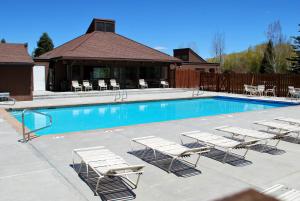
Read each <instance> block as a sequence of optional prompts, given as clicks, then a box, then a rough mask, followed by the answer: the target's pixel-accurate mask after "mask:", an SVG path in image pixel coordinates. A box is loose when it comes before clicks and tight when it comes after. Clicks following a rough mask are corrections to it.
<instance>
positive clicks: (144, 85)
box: [139, 79, 148, 89]
mask: <svg viewBox="0 0 300 201" xmlns="http://www.w3.org/2000/svg"><path fill="white" fill-rule="evenodd" d="M139 88H141V89H145V88H148V84H147V82H146V81H145V80H144V79H139Z"/></svg>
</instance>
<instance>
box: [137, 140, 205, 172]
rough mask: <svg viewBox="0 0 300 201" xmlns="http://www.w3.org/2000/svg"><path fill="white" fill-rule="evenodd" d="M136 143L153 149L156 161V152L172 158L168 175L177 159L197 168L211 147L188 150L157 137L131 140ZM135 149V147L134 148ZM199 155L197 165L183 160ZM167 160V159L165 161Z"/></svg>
mask: <svg viewBox="0 0 300 201" xmlns="http://www.w3.org/2000/svg"><path fill="white" fill-rule="evenodd" d="M131 141H132V142H134V143H137V144H139V145H142V146H144V147H146V149H145V151H147V149H151V150H152V151H153V153H154V157H155V159H157V155H156V152H160V153H162V154H164V155H167V156H170V157H171V162H170V164H169V166H168V169H167V171H168V173H170V172H171V169H172V165H173V163H174V161H175V160H176V159H180V160H181V161H182V162H184V163H186V164H189V165H192V166H194V167H197V164H198V161H199V159H200V156H201V154H203V153H207V152H209V149H210V147H200V148H187V147H185V146H182V145H180V144H178V143H175V142H172V141H169V140H165V139H162V138H160V137H155V136H147V137H140V138H134V139H132V140H131ZM132 149H133V146H132ZM194 154H198V158H197V160H196V162H195V163H191V162H189V161H187V160H183V158H185V157H188V156H191V155H194ZM164 160H166V159H164Z"/></svg>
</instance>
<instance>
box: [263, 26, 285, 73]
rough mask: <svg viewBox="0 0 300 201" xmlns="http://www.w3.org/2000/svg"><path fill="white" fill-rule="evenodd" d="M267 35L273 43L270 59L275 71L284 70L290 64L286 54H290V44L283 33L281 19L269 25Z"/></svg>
mask: <svg viewBox="0 0 300 201" xmlns="http://www.w3.org/2000/svg"><path fill="white" fill-rule="evenodd" d="M266 36H267V39H268V41H271V42H272V43H273V55H272V57H271V58H268V59H269V62H270V63H271V64H272V67H273V71H274V72H275V73H280V72H284V71H285V70H286V68H287V66H288V61H287V60H286V58H285V57H286V56H288V55H289V52H290V49H291V48H290V46H289V45H287V44H288V41H287V39H286V37H285V36H284V35H283V33H282V27H281V24H280V21H279V20H277V21H274V22H272V23H270V24H269V25H268V28H267V31H266Z"/></svg>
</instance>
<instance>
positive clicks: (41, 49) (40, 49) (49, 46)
mask: <svg viewBox="0 0 300 201" xmlns="http://www.w3.org/2000/svg"><path fill="white" fill-rule="evenodd" d="M53 47H54V45H53V42H52V40H51V38H50V37H49V35H48V34H47V33H43V34H42V36H41V37H40V39H39V41H38V42H37V48H35V50H34V53H33V55H34V57H38V56H40V55H42V54H44V53H46V52H49V51H50V50H53Z"/></svg>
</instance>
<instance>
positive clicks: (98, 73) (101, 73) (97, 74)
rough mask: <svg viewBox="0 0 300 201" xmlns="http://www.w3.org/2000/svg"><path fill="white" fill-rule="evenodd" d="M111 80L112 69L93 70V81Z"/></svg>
mask: <svg viewBox="0 0 300 201" xmlns="http://www.w3.org/2000/svg"><path fill="white" fill-rule="evenodd" d="M107 78H110V68H107V67H104V68H100V67H98V68H93V72H92V79H94V80H97V79H107Z"/></svg>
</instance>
